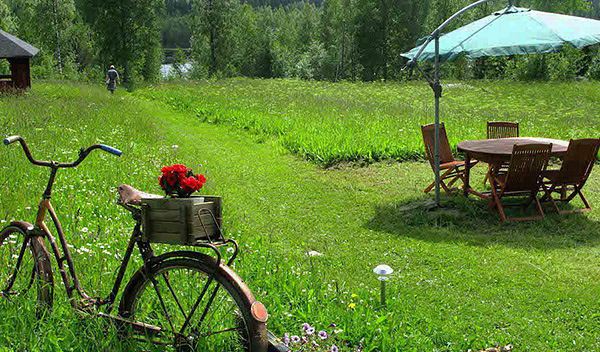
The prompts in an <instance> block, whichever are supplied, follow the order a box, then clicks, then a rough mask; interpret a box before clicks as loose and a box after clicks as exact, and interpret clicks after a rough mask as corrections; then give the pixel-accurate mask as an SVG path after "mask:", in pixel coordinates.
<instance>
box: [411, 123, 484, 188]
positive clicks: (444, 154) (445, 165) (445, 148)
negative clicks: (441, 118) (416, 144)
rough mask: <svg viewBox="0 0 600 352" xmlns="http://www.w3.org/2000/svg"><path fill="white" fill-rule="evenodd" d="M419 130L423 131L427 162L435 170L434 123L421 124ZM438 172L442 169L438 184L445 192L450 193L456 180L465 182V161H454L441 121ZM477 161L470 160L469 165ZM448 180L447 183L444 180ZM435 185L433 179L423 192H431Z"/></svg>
mask: <svg viewBox="0 0 600 352" xmlns="http://www.w3.org/2000/svg"><path fill="white" fill-rule="evenodd" d="M421 132H422V133H423V144H425V153H426V155H427V159H428V160H429V164H430V165H431V168H432V169H433V172H435V154H434V152H435V124H430V125H425V126H421ZM439 143H440V144H439V147H440V172H442V171H444V170H445V171H444V172H443V173H442V174H441V175H440V186H441V187H442V188H443V189H444V191H446V193H448V194H450V193H452V189H451V187H452V185H454V183H456V181H458V180H462V181H463V183H464V182H465V176H464V172H465V169H464V167H465V162H464V161H456V160H455V159H454V155H453V154H452V149H451V148H450V143H449V142H448V135H447V134H446V128H445V127H444V124H443V123H440V141H439ZM476 163H477V161H473V162H471V166H472V165H475V164H476ZM445 180H450V182H448V184H446V183H445V182H444V181H445ZM434 187H435V181H434V182H433V183H431V184H430V185H429V186H428V187H427V188H425V193H429V192H431V190H432V189H433V188H434Z"/></svg>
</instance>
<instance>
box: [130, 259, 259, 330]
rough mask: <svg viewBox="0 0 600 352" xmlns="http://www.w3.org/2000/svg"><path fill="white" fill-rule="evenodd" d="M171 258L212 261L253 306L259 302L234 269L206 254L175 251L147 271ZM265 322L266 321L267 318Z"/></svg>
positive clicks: (216, 268) (152, 261)
mask: <svg viewBox="0 0 600 352" xmlns="http://www.w3.org/2000/svg"><path fill="white" fill-rule="evenodd" d="M171 258H189V259H192V260H197V261H199V262H206V261H207V260H209V261H211V262H212V263H214V268H215V272H217V271H219V270H220V271H223V272H224V273H225V274H226V277H227V278H229V280H231V281H233V282H235V283H237V284H239V285H240V287H241V288H242V290H243V291H244V294H245V295H246V297H248V299H249V301H250V303H251V304H253V303H254V302H257V300H256V298H255V297H254V294H253V293H252V291H250V288H249V287H248V285H246V283H245V282H244V280H243V279H242V278H241V277H240V276H239V275H238V274H237V273H236V272H235V271H234V270H233V269H231V268H230V267H229V266H227V265H226V264H224V263H221V265H219V266H217V261H216V259H215V258H214V257H212V256H210V255H207V254H204V253H200V252H193V251H173V252H168V253H164V254H161V255H159V256H158V257H156V258H153V259H152V260H151V262H150V268H147V269H153V267H154V265H157V264H158V263H160V262H161V261H164V260H169V259H171ZM142 270H144V268H143V267H142V268H141V269H140V270H139V271H142ZM134 275H138V273H136V274H134ZM139 275H143V274H142V273H141V272H140V273H139ZM265 321H266V317H265Z"/></svg>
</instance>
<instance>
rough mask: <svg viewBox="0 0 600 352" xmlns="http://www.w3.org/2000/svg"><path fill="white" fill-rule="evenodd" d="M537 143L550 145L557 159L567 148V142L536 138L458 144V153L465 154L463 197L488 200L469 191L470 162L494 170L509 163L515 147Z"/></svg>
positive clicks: (482, 195)
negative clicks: (471, 196) (476, 197)
mask: <svg viewBox="0 0 600 352" xmlns="http://www.w3.org/2000/svg"><path fill="white" fill-rule="evenodd" d="M539 143H546V144H547V143H552V156H554V157H559V158H561V157H562V156H564V154H565V153H566V152H567V148H568V147H569V142H567V141H561V140H558V139H550V138H537V137H517V138H500V139H481V140H476V141H464V142H460V143H458V146H457V148H458V151H460V152H463V153H465V186H464V195H465V197H469V193H473V194H475V195H477V196H479V197H481V198H485V199H487V198H489V197H487V196H485V195H484V194H482V193H479V192H476V191H474V190H472V189H471V184H470V182H469V177H470V173H471V172H470V169H471V167H470V165H471V160H479V161H482V162H484V163H488V164H491V165H492V167H493V168H496V167H499V166H501V165H502V164H504V163H508V162H509V161H510V157H511V155H512V151H513V147H514V146H515V145H517V144H539Z"/></svg>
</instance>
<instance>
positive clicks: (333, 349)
mask: <svg viewBox="0 0 600 352" xmlns="http://www.w3.org/2000/svg"><path fill="white" fill-rule="evenodd" d="M339 350H340V349H339V348H338V347H337V346H336V345H331V352H338V351H339Z"/></svg>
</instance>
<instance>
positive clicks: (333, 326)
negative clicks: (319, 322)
mask: <svg viewBox="0 0 600 352" xmlns="http://www.w3.org/2000/svg"><path fill="white" fill-rule="evenodd" d="M336 326H337V325H335V323H331V324H329V327H330V328H335V327H336Z"/></svg>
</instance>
